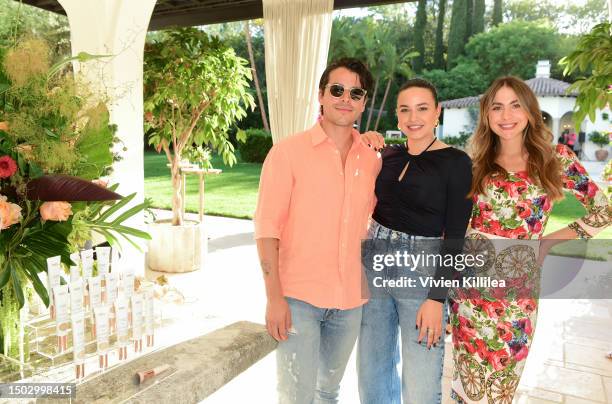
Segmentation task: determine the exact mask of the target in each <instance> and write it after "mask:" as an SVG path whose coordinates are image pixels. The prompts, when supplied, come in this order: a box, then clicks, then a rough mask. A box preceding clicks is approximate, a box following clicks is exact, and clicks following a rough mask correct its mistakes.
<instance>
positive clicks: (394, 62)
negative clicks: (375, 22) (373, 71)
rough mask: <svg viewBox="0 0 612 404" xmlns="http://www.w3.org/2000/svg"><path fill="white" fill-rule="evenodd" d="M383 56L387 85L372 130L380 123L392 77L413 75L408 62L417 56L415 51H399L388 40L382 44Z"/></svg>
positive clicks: (376, 128)
mask: <svg viewBox="0 0 612 404" xmlns="http://www.w3.org/2000/svg"><path fill="white" fill-rule="evenodd" d="M383 56H384V58H385V61H386V63H387V64H386V65H385V67H386V71H385V76H384V78H386V79H387V86H386V87H385V93H384V95H383V99H382V101H381V102H380V107H379V108H378V116H377V117H376V123H375V124H374V130H378V124H379V123H380V118H381V116H382V113H383V110H384V108H385V104H386V102H387V97H388V95H389V89H390V88H391V83H392V82H393V79H394V78H395V76H396V74H398V73H399V74H400V75H401V76H403V77H406V78H410V77H411V76H413V75H414V72H413V70H412V69H411V68H410V65H411V63H410V62H411V59H412V58H414V57H416V56H417V53H416V52H410V53H407V52H406V51H404V52H401V53H399V52H398V50H397V48H396V47H395V45H394V44H393V43H391V42H390V43H387V44H385V45H384V47H383Z"/></svg>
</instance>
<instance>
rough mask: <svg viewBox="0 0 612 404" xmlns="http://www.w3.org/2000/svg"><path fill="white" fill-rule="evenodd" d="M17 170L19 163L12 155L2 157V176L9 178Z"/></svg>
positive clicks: (0, 174) (0, 162) (0, 173)
mask: <svg viewBox="0 0 612 404" xmlns="http://www.w3.org/2000/svg"><path fill="white" fill-rule="evenodd" d="M16 171H17V163H15V160H13V159H12V158H11V157H10V156H2V157H0V178H8V177H10V176H11V175H13V174H15V172H16Z"/></svg>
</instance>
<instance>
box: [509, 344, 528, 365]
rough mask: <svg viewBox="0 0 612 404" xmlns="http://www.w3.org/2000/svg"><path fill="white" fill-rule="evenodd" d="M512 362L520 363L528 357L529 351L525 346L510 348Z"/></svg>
mask: <svg viewBox="0 0 612 404" xmlns="http://www.w3.org/2000/svg"><path fill="white" fill-rule="evenodd" d="M510 351H511V352H512V357H513V358H514V360H516V361H517V362H518V361H522V360H523V359H525V358H526V357H527V355H529V349H528V348H527V346H525V345H514V346H512V347H511V348H510Z"/></svg>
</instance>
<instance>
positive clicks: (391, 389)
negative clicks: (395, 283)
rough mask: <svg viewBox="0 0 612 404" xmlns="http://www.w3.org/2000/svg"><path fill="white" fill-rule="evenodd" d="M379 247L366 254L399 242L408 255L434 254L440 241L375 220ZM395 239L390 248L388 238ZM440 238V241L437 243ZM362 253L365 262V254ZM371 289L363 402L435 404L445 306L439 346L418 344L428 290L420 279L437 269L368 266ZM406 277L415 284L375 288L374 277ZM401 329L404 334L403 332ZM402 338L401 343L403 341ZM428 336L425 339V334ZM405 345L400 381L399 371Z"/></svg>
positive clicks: (362, 345) (372, 235)
mask: <svg viewBox="0 0 612 404" xmlns="http://www.w3.org/2000/svg"><path fill="white" fill-rule="evenodd" d="M368 238H369V239H373V240H375V242H376V246H373V244H364V245H369V246H370V247H366V248H369V249H370V251H364V254H365V255H368V254H370V255H371V254H373V253H376V254H380V253H385V252H386V253H392V252H393V251H396V250H397V249H398V247H397V246H398V243H399V244H401V250H407V251H408V252H409V253H414V254H417V253H420V252H423V251H424V252H425V253H430V254H435V253H437V252H438V250H439V242H440V241H439V239H436V238H423V237H419V236H416V237H415V236H410V235H407V234H405V233H400V232H396V231H393V230H390V229H388V228H386V227H383V226H382V225H380V224H378V223H376V222H375V221H372V223H371V225H370V229H369V234H368ZM384 240H387V241H392V242H393V243H394V244H393V246H391V244H390V243H388V242H383V243H382V244H381V243H379V241H384ZM436 240H438V241H436ZM365 255H364V263H365V260H367V258H366V257H365ZM365 267H366V271H365V272H366V277H367V279H368V286H369V288H370V292H371V295H372V296H371V298H370V300H369V302H368V303H367V304H366V305H364V306H363V317H362V322H361V333H360V335H359V343H358V345H357V369H358V377H359V397H360V399H361V403H362V404H400V403H401V402H402V399H403V403H404V404H435V403H440V402H441V397H442V367H443V360H444V325H445V324H446V317H447V313H446V307H444V308H443V322H442V325H441V326H442V336H441V338H440V342H439V343H437V346H435V347H434V346H432V347H431V349H429V350H428V349H427V343H426V341H424V340H422V341H421V344H420V345H419V344H418V343H417V339H418V335H419V330H417V329H416V314H417V311H418V309H419V307H420V306H421V304H422V303H423V301H425V299H427V293H428V291H429V289H428V288H424V287H423V286H421V284H420V281H419V279H418V278H419V277H422V276H433V274H434V273H435V268H434V267H430V268H425V267H420V268H419V269H418V270H417V271H414V272H412V271H409V270H398V269H397V268H395V267H385V268H384V269H383V270H381V271H379V272H376V271H373V270H372V265H368V264H365ZM399 276H408V277H410V278H414V279H415V280H416V286H414V287H404V288H375V287H374V286H373V278H374V277H382V278H383V279H397V278H398V277H399ZM400 330H401V333H400ZM400 338H401V344H400ZM425 338H426V337H425ZM400 345H401V364H402V366H401V372H402V377H401V383H400V376H399V373H398V364H399V363H400Z"/></svg>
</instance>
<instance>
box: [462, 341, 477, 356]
mask: <svg viewBox="0 0 612 404" xmlns="http://www.w3.org/2000/svg"><path fill="white" fill-rule="evenodd" d="M461 345H463V347H464V348H465V350H466V351H468V352H469V353H471V354H473V353H475V352H476V348H474V345H472V343H471V342H469V341H468V342H466V341H463V342H461Z"/></svg>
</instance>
